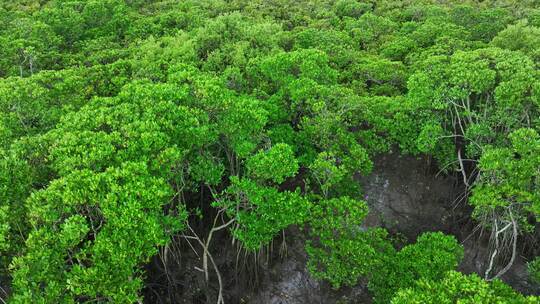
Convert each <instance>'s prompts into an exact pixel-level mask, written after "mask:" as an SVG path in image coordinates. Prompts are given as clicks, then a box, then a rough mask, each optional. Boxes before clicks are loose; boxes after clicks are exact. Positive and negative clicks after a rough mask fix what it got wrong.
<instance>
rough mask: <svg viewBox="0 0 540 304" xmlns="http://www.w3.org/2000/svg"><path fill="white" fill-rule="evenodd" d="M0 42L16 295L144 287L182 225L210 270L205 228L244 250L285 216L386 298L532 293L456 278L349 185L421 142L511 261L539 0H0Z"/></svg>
mask: <svg viewBox="0 0 540 304" xmlns="http://www.w3.org/2000/svg"><path fill="white" fill-rule="evenodd" d="M0 45H1V46H2V47H1V48H0V282H2V285H4V282H8V283H6V284H5V285H6V286H7V285H9V288H7V289H9V290H10V295H9V299H8V300H9V301H10V303H79V302H81V303H92V302H97V303H105V302H110V303H135V302H140V301H142V297H143V296H142V289H143V288H144V279H145V272H144V265H145V264H146V263H148V261H149V260H150V259H151V258H152V257H153V256H155V255H156V254H157V253H158V251H159V250H160V248H168V246H169V245H171V244H173V243H174V242H178V239H179V238H182V237H185V238H188V237H191V239H197V240H198V241H200V243H201V244H202V246H203V247H204V248H203V250H202V255H203V260H204V265H203V267H204V268H205V269H204V271H205V272H206V273H205V274H206V278H207V279H208V270H207V269H206V268H207V263H208V262H207V258H208V256H210V255H211V252H212V247H211V245H212V243H211V240H212V235H213V233H214V232H217V231H221V230H224V231H226V233H227V237H230V238H232V239H233V240H235V241H238V242H239V243H240V244H241V248H243V249H245V250H246V251H247V252H250V253H254V252H257V251H258V250H260V249H261V248H264V247H265V246H267V245H269V244H270V243H271V242H272V240H274V239H275V238H276V237H277V236H280V235H281V234H282V231H284V230H285V229H287V228H289V227H291V226H293V225H295V226H297V227H299V228H300V230H302V231H303V232H305V234H306V237H307V239H308V240H307V242H306V245H305V249H306V253H307V255H308V261H307V267H308V268H309V270H310V271H311V273H312V275H313V276H314V277H315V278H317V279H320V280H326V281H328V282H329V283H330V284H331V285H332V286H333V287H334V288H340V287H341V286H344V285H349V286H353V285H355V284H357V283H358V282H359V281H360V280H361V279H366V280H369V284H368V286H369V289H370V291H371V292H372V294H373V295H374V300H375V302H376V303H389V302H390V301H392V303H454V302H458V301H461V302H460V303H494V302H501V303H506V302H508V303H535V301H538V299H537V298H534V297H529V298H525V297H524V296H521V295H518V294H517V293H516V292H514V291H513V290H512V289H511V288H510V287H508V286H506V285H504V284H503V283H502V282H500V281H498V280H494V281H493V282H492V283H487V282H486V281H484V280H482V279H480V278H479V277H477V276H475V275H471V276H464V275H461V274H460V273H457V272H455V271H454V270H455V269H456V267H457V265H458V264H459V262H460V260H461V259H462V257H463V249H462V248H461V246H460V245H459V244H458V242H457V241H456V239H455V238H454V237H452V236H446V235H444V234H442V233H440V232H432V233H425V234H423V235H421V236H420V237H419V238H418V240H417V241H416V243H413V244H408V245H406V246H405V247H403V248H402V249H400V250H397V249H396V247H397V246H396V245H397V244H396V242H394V241H393V238H392V237H391V236H390V235H389V233H388V232H387V231H386V230H384V229H383V228H380V227H365V226H363V222H364V219H365V217H366V216H367V215H368V212H369V210H368V206H367V203H366V202H365V201H364V200H362V199H361V198H362V197H363V196H362V191H361V189H360V187H359V185H358V182H357V181H356V180H355V176H356V175H358V174H361V175H368V174H369V173H370V172H371V170H372V169H373V162H372V157H373V156H375V155H377V154H381V153H387V152H390V151H396V150H397V151H399V152H400V153H403V154H411V155H419V154H427V155H429V156H430V157H432V158H433V159H435V160H436V161H437V165H438V166H439V168H440V169H441V171H444V172H445V173H446V174H455V175H456V176H458V177H459V179H460V180H462V183H463V185H464V186H465V187H466V188H467V193H470V195H469V197H468V203H470V205H471V206H472V207H473V209H474V211H473V213H472V215H473V217H474V219H475V220H476V221H477V222H478V223H479V224H480V225H482V227H483V228H484V229H488V230H490V231H492V232H493V233H492V243H493V244H495V245H494V246H495V247H494V248H495V251H494V252H493V255H492V260H491V262H492V263H491V266H490V269H489V271H487V272H486V274H485V279H492V278H495V279H496V278H497V277H498V276H499V275H500V274H502V273H503V272H504V271H505V269H506V267H505V266H506V264H509V265H510V264H511V263H512V262H513V261H514V257H515V256H516V255H517V254H519V252H516V251H517V249H516V248H517V246H516V244H517V242H518V238H523V237H534V236H535V235H536V236H538V227H539V226H538V225H539V224H538V222H539V220H540V185H539V182H540V136H539V132H540V70H539V68H538V67H539V65H540V7H539V4H538V1H536V0H527V1H511V0H490V1H473V0H470V1H467V0H452V1H442V0H441V1H438V0H422V1H412V0H384V1H383V0H380V1H377V0H366V1H360V0H338V1H331V0H298V1H291V0H273V1H266V0H251V1H248V0H230V1H223V0H197V1H195V0H186V1H172V0H89V1H80V0H49V1H46V0H16V1H3V2H2V3H0ZM193 227H199V230H200V231H195V229H193ZM200 227H204V228H202V229H201V228H200ZM535 233H536V234H535ZM199 235H203V236H204V237H202V238H200V237H199ZM206 235H207V237H206ZM499 238H501V240H504V241H500V242H499ZM190 244H191V243H190ZM512 244H513V252H511V254H506V255H502V254H500V255H497V254H498V252H508V251H509V250H510V251H512ZM497 246H499V247H497ZM531 246H532V247H533V248H530V249H529V250H528V251H527V253H524V255H525V256H526V258H527V259H529V270H530V273H531V279H532V281H534V280H536V281H537V282H539V281H540V278H539V277H540V275H539V273H540V266H539V264H540V262H539V258H536V259H534V255H538V253H540V248H539V247H538V243H536V244H532V245H531ZM492 247H493V246H492ZM510 257H511V258H510ZM210 259H211V256H210ZM211 263H212V264H214V260H213V259H211ZM214 266H215V267H216V268H217V266H216V265H214ZM216 272H218V271H217V270H216ZM495 273H497V274H495ZM220 280H221V278H220ZM0 287H2V286H0ZM220 287H221V281H220ZM0 296H1V295H0ZM527 301H528V302H527Z"/></svg>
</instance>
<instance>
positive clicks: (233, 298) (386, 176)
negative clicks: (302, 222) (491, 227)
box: [146, 155, 540, 304]
mask: <svg viewBox="0 0 540 304" xmlns="http://www.w3.org/2000/svg"><path fill="white" fill-rule="evenodd" d="M437 173H438V172H436V169H434V166H433V165H430V162H429V161H428V160H427V159H424V158H415V157H410V156H398V155H385V156H381V157H379V158H377V159H376V160H375V169H374V171H373V173H372V174H371V175H370V176H367V177H363V178H359V182H360V183H361V185H362V187H363V190H364V193H365V197H364V199H365V200H366V201H367V202H368V204H369V206H370V214H369V215H368V218H367V219H366V221H365V225H366V226H382V227H385V228H387V229H388V230H389V231H390V232H391V233H392V234H394V235H401V236H402V237H403V239H405V240H408V241H411V242H412V241H414V240H415V239H416V237H417V236H418V235H419V234H421V233H422V232H426V231H443V232H445V233H451V234H453V235H455V236H456V237H457V238H458V240H460V242H462V243H463V245H464V247H465V257H464V259H463V262H462V264H461V265H460V266H459V270H460V271H463V272H465V273H471V272H477V273H479V274H482V273H483V272H484V271H485V269H486V261H487V259H488V255H489V251H488V243H487V239H486V237H487V235H486V234H484V235H483V236H482V235H480V233H479V232H478V231H477V232H475V233H472V232H473V231H474V228H475V223H473V222H472V221H471V220H470V210H469V208H468V207H467V205H466V203H464V202H463V201H462V200H459V198H460V195H462V194H463V188H462V187H460V185H459V180H456V179H454V178H452V177H448V176H444V175H443V174H437ZM285 240H286V242H285V244H286V247H283V244H284V243H283V239H278V240H276V241H275V242H274V244H273V245H272V246H271V247H270V248H266V250H265V251H264V252H261V254H260V255H259V256H258V258H256V257H254V256H246V257H247V258H246V257H243V258H240V259H237V256H236V254H235V252H237V250H236V248H235V247H234V245H232V244H230V241H229V240H228V238H227V237H226V236H225V235H223V236H222V239H221V240H220V239H219V238H218V239H217V241H218V242H220V245H219V246H217V247H218V248H219V251H218V252H215V253H214V256H216V257H218V260H219V261H218V262H217V263H218V264H220V269H221V272H222V276H223V281H224V282H225V283H224V285H225V286H224V287H225V288H224V290H226V292H225V300H226V303H227V304H228V303H253V304H308V303H309V304H314V303H325V304H329V303H343V304H345V303H351V304H352V303H371V301H370V295H369V293H368V291H367V289H366V286H365V284H362V283H360V284H358V286H356V287H354V288H344V289H341V290H339V291H335V290H332V289H331V288H330V286H328V284H325V283H321V282H318V281H316V280H314V279H313V278H311V277H310V275H309V273H308V271H307V269H306V267H305V261H306V255H305V253H304V250H303V246H304V245H303V244H304V240H303V236H302V233H301V231H299V230H298V229H296V228H293V229H290V230H288V231H287V232H286V233H285ZM285 248H286V250H285ZM178 251H179V252H180V251H181V252H183V253H184V255H183V256H181V257H178V259H179V261H180V263H179V264H177V265H170V266H169V267H170V268H175V269H177V270H176V271H172V272H171V275H170V276H172V277H174V278H172V279H171V278H168V279H166V280H169V281H174V282H175V284H177V286H179V287H177V288H175V290H172V291H171V289H170V288H168V289H167V290H165V289H163V287H160V286H159V284H162V285H163V286H165V285H170V284H167V281H166V280H165V279H164V278H163V269H162V268H163V267H157V268H156V267H151V268H150V273H149V278H150V279H152V281H154V282H161V283H153V284H156V285H155V288H153V290H152V292H150V291H148V290H147V296H146V300H147V302H148V303H159V300H163V299H164V298H168V300H167V301H164V302H163V303H193V304H195V303H201V304H202V303H214V301H215V300H210V299H215V298H214V297H215V294H216V292H217V284H216V283H211V284H210V285H209V286H207V285H206V284H205V283H204V276H203V274H202V273H201V272H200V271H198V270H197V268H200V265H201V260H200V259H199V258H197V256H195V254H194V253H193V252H192V250H189V248H183V249H179V250H178ZM241 254H242V253H241ZM169 260H171V259H169ZM237 260H244V261H246V260H247V261H248V262H247V263H243V264H242V265H238V264H237V263H236V261H237ZM156 261H157V264H159V259H156ZM178 269H182V270H181V271H178ZM172 273H174V274H172ZM156 275H160V276H161V277H162V278H161V281H160V280H156V278H155V276H156ZM502 279H503V280H504V281H506V282H507V283H508V284H510V285H511V286H513V287H514V288H515V289H517V290H519V291H521V292H524V293H527V294H529V293H540V289H539V287H538V286H533V285H532V284H530V283H529V282H528V281H527V271H526V264H525V262H524V259H523V258H522V257H518V259H517V260H516V262H515V263H514V265H513V266H512V268H511V269H510V270H509V271H508V272H507V273H506V275H504V276H503V277H502ZM210 281H211V282H216V281H217V280H216V277H215V275H212V276H211V277H210ZM165 293H168V294H169V296H165ZM158 295H161V296H160V297H159V298H161V299H159V298H158ZM163 296H165V297H163Z"/></svg>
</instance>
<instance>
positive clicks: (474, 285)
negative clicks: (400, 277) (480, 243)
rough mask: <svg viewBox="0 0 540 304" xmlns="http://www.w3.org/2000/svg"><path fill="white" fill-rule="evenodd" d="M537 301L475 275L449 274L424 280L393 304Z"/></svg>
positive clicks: (453, 272)
mask: <svg viewBox="0 0 540 304" xmlns="http://www.w3.org/2000/svg"><path fill="white" fill-rule="evenodd" d="M538 300H539V298H538V297H528V298H525V297H523V296H522V295H520V294H518V293H517V292H515V291H514V290H512V288H509V287H508V286H507V285H504V284H503V283H502V282H501V281H493V282H491V283H488V282H486V281H484V280H482V279H481V278H480V277H478V276H477V275H476V274H471V275H464V274H461V273H459V272H456V271H449V272H447V273H446V274H445V275H444V277H443V278H442V280H439V281H432V280H425V279H422V280H420V281H418V282H417V283H416V285H415V286H414V287H413V288H408V289H403V290H400V291H399V292H398V293H397V295H396V297H394V298H393V299H392V302H391V303H392V304H402V303H403V304H405V303H406V304H416V303H418V304H420V303H422V304H423V303H426V304H431V303H433V304H435V303H441V304H446V303H464V304H469V303H470V304H473V303H474V304H477V303H480V304H488V303H531V304H532V303H538Z"/></svg>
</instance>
